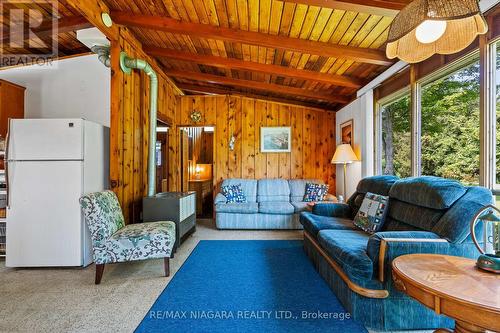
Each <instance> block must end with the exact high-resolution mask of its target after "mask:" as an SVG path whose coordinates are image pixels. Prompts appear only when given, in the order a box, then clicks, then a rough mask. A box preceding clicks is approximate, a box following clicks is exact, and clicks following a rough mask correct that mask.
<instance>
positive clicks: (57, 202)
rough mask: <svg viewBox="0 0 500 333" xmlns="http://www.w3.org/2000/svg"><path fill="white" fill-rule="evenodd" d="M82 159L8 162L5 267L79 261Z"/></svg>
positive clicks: (75, 264)
mask: <svg viewBox="0 0 500 333" xmlns="http://www.w3.org/2000/svg"><path fill="white" fill-rule="evenodd" d="M82 169H83V166H82V162H81V161H57V162H55V161H52V162H44V161H30V162H25V161H23V162H10V163H9V179H10V189H9V191H10V199H9V208H8V213H7V216H8V218H7V249H8V250H7V261H6V265H7V266H9V267H37V266H80V265H82V218H81V209H80V205H79V201H78V200H79V198H80V196H81V194H82V186H83V185H82V173H83V170H82Z"/></svg>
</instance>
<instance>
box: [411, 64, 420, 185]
mask: <svg viewBox="0 0 500 333" xmlns="http://www.w3.org/2000/svg"><path fill="white" fill-rule="evenodd" d="M417 76H418V67H417V66H416V65H411V66H410V109H411V112H410V115H411V118H410V128H411V136H410V141H411V146H410V147H411V174H412V176H414V177H419V176H420V175H421V174H422V163H421V159H422V147H421V146H422V143H421V132H422V126H421V122H422V117H421V108H422V105H421V103H420V84H419V83H418V82H417Z"/></svg>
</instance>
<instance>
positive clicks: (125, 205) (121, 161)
mask: <svg viewBox="0 0 500 333" xmlns="http://www.w3.org/2000/svg"><path fill="white" fill-rule="evenodd" d="M120 51H125V52H126V53H127V55H128V56H129V57H133V58H141V59H146V60H147V61H148V62H150V63H152V64H153V65H155V63H154V61H153V60H152V59H150V58H148V57H147V56H146V54H145V53H144V52H143V51H142V48H141V46H140V45H139V44H137V42H136V41H135V40H134V38H132V37H131V35H130V33H129V32H128V31H127V30H126V29H124V28H120V35H119V38H118V39H117V40H112V41H111V62H112V63H111V69H112V71H111V73H112V78H111V95H112V96H111V133H110V153H111V158H110V180H111V188H112V189H113V191H114V192H115V193H116V194H117V196H118V198H119V200H120V202H121V204H122V209H123V214H124V216H125V220H126V221H127V223H132V222H138V221H139V218H140V212H141V209H142V198H143V196H144V195H146V194H147V186H148V182H147V180H148V179H147V165H148V145H149V137H148V135H149V134H148V133H149V125H150V124H149V114H150V103H149V97H150V91H149V86H150V85H149V77H148V76H147V75H145V74H144V73H143V72H141V71H138V70H133V71H132V73H131V74H125V73H123V72H122V71H121V69H120V65H119V56H120ZM155 70H156V71H157V74H158V80H159V87H158V118H159V119H160V120H163V121H165V122H172V119H173V118H174V115H175V112H176V110H177V99H176V96H178V95H180V91H179V90H178V89H177V88H176V87H175V86H174V85H173V84H172V83H171V82H170V81H169V79H168V78H167V77H166V76H165V75H164V74H163V73H162V72H160V71H159V70H158V68H155Z"/></svg>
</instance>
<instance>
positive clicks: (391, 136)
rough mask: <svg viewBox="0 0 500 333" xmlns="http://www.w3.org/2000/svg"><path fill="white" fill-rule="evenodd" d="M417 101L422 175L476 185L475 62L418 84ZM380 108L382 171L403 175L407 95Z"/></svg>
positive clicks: (406, 161)
mask: <svg viewBox="0 0 500 333" xmlns="http://www.w3.org/2000/svg"><path fill="white" fill-rule="evenodd" d="M421 103H422V104H421V106H422V118H421V126H422V132H421V133H422V135H421V145H422V155H421V161H422V165H421V168H422V174H423V175H434V176H440V177H446V178H452V179H457V180H460V181H462V182H464V183H466V184H478V183H479V149H480V141H479V140H480V139H479V138H480V135H479V125H480V122H479V63H478V62H475V63H473V64H471V65H469V66H467V67H465V68H463V69H461V70H460V71H458V72H456V73H454V74H452V75H450V76H447V77H444V78H441V79H438V80H436V81H433V82H431V83H429V84H427V85H426V86H424V87H422V92H421ZM381 111H382V150H383V158H382V171H383V173H384V174H395V175H397V176H399V177H407V176H409V175H410V174H411V169H410V159H411V157H410V156H411V146H410V145H411V141H410V97H409V96H405V97H403V98H400V99H399V100H397V101H395V102H392V103H390V104H387V105H384V106H382V110H381ZM499 121H500V118H499ZM499 124H500V123H499ZM499 138H500V137H499ZM499 141H500V140H499ZM497 151H500V149H498V150H497Z"/></svg>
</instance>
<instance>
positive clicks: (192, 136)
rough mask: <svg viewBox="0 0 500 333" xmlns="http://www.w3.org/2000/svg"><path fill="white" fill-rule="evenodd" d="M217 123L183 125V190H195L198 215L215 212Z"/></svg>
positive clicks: (207, 216)
mask: <svg viewBox="0 0 500 333" xmlns="http://www.w3.org/2000/svg"><path fill="white" fill-rule="evenodd" d="M214 130H215V129H214V127H207V126H205V127H183V128H181V129H180V133H179V135H180V143H181V181H182V191H195V192H196V216H197V217H198V218H211V217H212V216H213V191H214V189H213V163H214V156H213V154H214Z"/></svg>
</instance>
